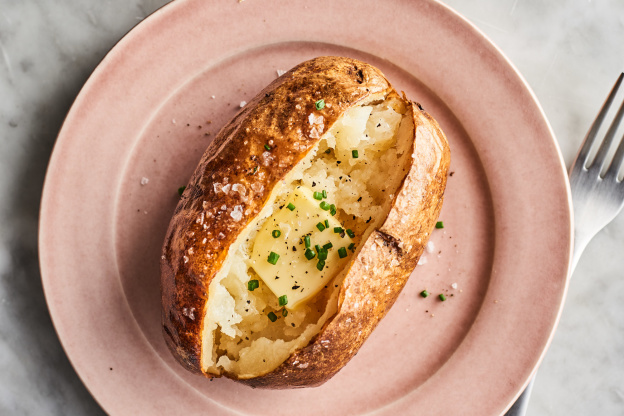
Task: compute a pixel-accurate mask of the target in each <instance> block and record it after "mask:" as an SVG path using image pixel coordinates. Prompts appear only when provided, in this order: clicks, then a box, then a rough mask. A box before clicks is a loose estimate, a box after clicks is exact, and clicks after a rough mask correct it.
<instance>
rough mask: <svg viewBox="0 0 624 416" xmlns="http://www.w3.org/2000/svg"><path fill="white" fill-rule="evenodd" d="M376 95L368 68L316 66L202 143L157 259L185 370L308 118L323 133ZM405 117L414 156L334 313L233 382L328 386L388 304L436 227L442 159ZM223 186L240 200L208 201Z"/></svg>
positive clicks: (328, 62) (299, 149)
mask: <svg viewBox="0 0 624 416" xmlns="http://www.w3.org/2000/svg"><path fill="white" fill-rule="evenodd" d="M379 93H382V94H396V92H395V91H394V89H393V88H392V87H391V86H390V84H389V82H388V81H387V80H386V79H385V78H384V76H383V74H382V73H381V72H380V71H379V70H378V69H376V68H374V67H372V66H370V65H368V64H366V63H363V62H360V61H357V60H354V59H349V58H337V57H320V58H316V59H313V60H310V61H307V62H304V63H302V64H300V65H298V66H297V67H295V68H293V69H292V70H291V71H289V72H288V73H286V74H284V75H283V76H282V77H280V78H278V79H277V80H276V81H274V82H273V83H272V84H271V85H269V86H268V87H267V88H265V89H264V90H263V91H262V92H261V93H260V94H259V95H258V96H256V97H255V98H254V100H252V101H251V102H250V103H249V104H247V105H246V106H245V108H244V109H243V110H242V111H241V112H240V113H239V114H238V115H237V116H236V117H235V118H234V119H233V120H232V121H231V122H230V123H229V124H227V125H226V126H225V127H224V128H223V129H222V130H221V131H220V132H219V134H218V135H217V137H216V138H215V140H214V141H213V142H212V143H211V145H210V146H209V147H208V149H207V150H206V152H205V153H204V156H203V158H202V160H201V162H200V164H199V166H198V167H197V169H196V170H195V173H194V174H193V177H192V178H191V180H190V183H189V185H188V186H187V188H186V191H185V192H184V194H183V196H182V199H181V201H180V203H179V204H178V206H177V208H176V210H175V213H174V216H173V219H172V221H171V223H170V225H169V229H168V232H167V237H166V240H165V244H164V247H163V256H162V260H161V274H162V280H161V282H162V307H163V309H162V320H163V333H164V337H165V340H166V343H167V346H168V347H169V348H170V350H171V351H172V352H173V355H174V356H175V357H176V359H177V360H178V361H179V362H180V363H181V364H182V365H183V366H185V367H186V368H187V369H189V370H191V371H193V372H196V373H202V371H201V365H200V362H201V349H202V348H201V331H202V319H203V312H204V305H205V304H206V302H207V300H208V286H209V285H210V282H211V281H212V279H213V278H214V276H215V275H216V274H217V272H218V270H219V269H220V267H221V265H222V263H223V261H224V259H225V257H226V256H227V254H228V249H229V247H230V246H231V245H232V243H233V242H234V241H235V240H236V238H237V236H238V235H239V234H240V233H241V232H242V231H243V229H244V228H245V227H246V226H247V225H248V224H249V223H250V222H251V221H252V220H253V219H254V217H255V216H256V215H257V214H258V213H259V212H260V210H261V209H262V207H263V206H264V205H265V203H266V202H267V200H268V198H269V195H270V191H271V189H273V187H274V186H275V185H276V184H277V183H278V181H280V180H281V179H283V178H284V177H285V176H286V174H287V173H288V172H289V171H290V170H291V169H292V168H293V167H294V166H295V165H296V164H297V163H299V161H301V159H303V158H304V157H305V156H306V154H307V153H308V152H309V150H310V149H312V148H313V147H314V146H315V145H316V144H317V143H318V141H319V138H314V137H315V136H317V135H315V134H312V137H311V133H312V131H311V127H312V126H311V125H310V123H309V120H308V116H309V114H310V113H315V114H321V115H322V116H323V117H324V120H325V131H327V130H328V129H329V128H330V127H331V125H332V124H333V123H334V122H335V121H336V120H337V119H338V118H339V117H340V116H341V115H342V114H343V113H344V111H346V110H347V109H348V108H350V107H353V106H354V105H356V104H357V103H358V102H360V101H362V100H363V99H366V98H368V97H370V96H371V95H373V94H375V95H376V94H379ZM321 98H322V99H324V100H325V102H326V103H331V106H326V107H325V108H324V109H322V110H320V111H319V110H316V108H315V103H316V101H318V100H319V99H321ZM412 109H413V113H414V124H415V127H416V129H415V140H414V145H415V146H416V147H414V148H415V149H417V150H416V151H415V152H414V150H413V149H414V148H413V149H412V152H413V153H414V155H413V157H414V158H413V164H412V166H411V168H410V171H409V173H408V174H407V176H406V178H405V179H404V181H403V183H402V185H401V186H400V188H399V190H400V191H399V192H397V195H396V196H395V200H394V202H393V205H392V209H391V211H390V212H389V215H388V217H387V218H386V220H385V222H384V224H383V225H382V226H381V227H380V228H379V229H378V230H375V231H374V232H373V233H372V234H371V235H370V237H369V238H368V239H367V240H366V242H363V243H362V248H361V249H360V251H359V254H358V255H357V257H356V258H354V259H353V261H352V263H351V264H350V266H349V267H350V270H349V271H348V273H347V275H346V278H345V279H344V281H343V284H342V287H341V288H340V296H339V305H338V310H337V313H336V314H335V315H334V317H333V318H330V320H329V321H328V322H327V323H326V324H325V326H324V327H323V329H322V330H321V332H320V333H319V335H318V336H317V337H316V338H315V339H313V341H312V342H311V343H310V344H309V345H308V346H307V347H305V348H303V349H301V350H298V351H296V352H295V353H293V354H292V355H291V356H290V357H289V358H288V359H287V360H286V361H285V362H284V363H283V364H281V365H280V366H279V367H278V368H277V369H275V370H274V371H272V372H270V373H268V374H266V375H264V376H261V377H256V378H253V379H248V380H241V382H243V383H246V384H249V385H252V386H257V387H270V388H288V387H304V386H313V385H318V384H321V383H323V382H325V381H327V380H328V379H329V378H331V377H332V376H333V375H334V374H335V373H336V372H337V371H338V370H340V368H342V367H343V366H344V365H345V364H346V363H347V362H348V361H349V359H351V358H352V357H353V355H355V353H356V352H357V350H358V349H359V347H360V346H361V345H362V343H363V342H364V340H365V339H366V338H367V337H368V336H369V335H370V333H371V332H372V330H373V329H374V328H375V326H376V325H377V323H378V322H379V321H380V319H381V318H382V317H383V316H384V315H385V314H386V312H387V311H388V309H389V308H390V306H391V305H392V304H393V303H394V301H395V300H396V298H397V296H398V294H399V293H400V291H401V289H402V288H403V286H404V285H405V283H406V281H407V278H408V277H409V275H410V273H411V272H412V270H413V269H414V267H415V266H416V263H417V262H418V258H419V257H420V254H421V253H422V250H423V247H424V245H425V244H426V242H427V239H428V236H429V234H430V233H431V231H432V229H433V227H434V225H435V221H436V219H437V217H438V214H439V211H440V209H441V205H442V197H443V193H444V188H445V185H446V175H447V170H448V166H449V163H450V151H449V147H448V144H447V142H446V139H445V137H444V134H443V133H442V131H441V130H440V128H439V126H438V124H437V123H436V122H435V121H434V120H433V119H432V118H431V117H430V116H429V115H428V114H427V113H426V112H425V111H424V110H422V108H421V107H420V106H419V105H417V104H412ZM265 144H270V146H271V148H272V149H271V151H270V152H269V153H268V155H269V156H271V157H272V158H273V159H272V160H271V161H270V163H269V164H267V165H265V163H264V162H265V158H266V156H267V154H266V153H265V148H264V146H265ZM263 154H264V156H263ZM428 176H429V179H427V178H428ZM226 179H227V183H228V184H234V183H239V184H242V185H243V186H244V188H245V196H243V195H241V194H240V193H239V192H232V191H231V190H230V192H228V194H227V195H225V194H224V193H223V192H220V193H218V194H217V193H216V192H215V189H214V184H215V183H218V184H225V182H226ZM252 184H254V185H253V187H252ZM257 184H259V185H262V189H260V186H259V185H257ZM245 198H246V199H245ZM223 206H225V207H226V210H222V207H223ZM236 206H240V207H241V209H242V218H241V219H240V220H238V221H236V219H235V218H233V217H232V215H231V213H232V210H233V209H235V207H236ZM204 238H205V239H206V242H205V243H203V241H204ZM373 244H376V245H377V246H378V247H376V249H375V250H372V249H371V246H372V245H373ZM189 249H190V250H189ZM366 266H368V267H366ZM364 275H367V279H363V276H364ZM388 286H390V288H391V290H390V294H387V288H388ZM367 300H370V302H368V301H367ZM356 304H357V307H356ZM327 342H329V343H327ZM325 345H328V346H329V348H326V347H325ZM302 363H307V364H308V365H307V367H306V366H301V364H302ZM302 367H306V368H302ZM226 375H227V376H229V377H233V376H232V375H228V374H226Z"/></svg>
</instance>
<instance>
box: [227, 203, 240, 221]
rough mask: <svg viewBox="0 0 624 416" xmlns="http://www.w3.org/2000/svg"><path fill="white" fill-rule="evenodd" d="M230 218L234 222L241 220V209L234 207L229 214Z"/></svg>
mask: <svg viewBox="0 0 624 416" xmlns="http://www.w3.org/2000/svg"><path fill="white" fill-rule="evenodd" d="M230 217H232V218H233V219H234V221H240V220H241V219H242V218H243V207H241V206H240V205H236V206H235V207H234V209H233V210H232V212H230Z"/></svg>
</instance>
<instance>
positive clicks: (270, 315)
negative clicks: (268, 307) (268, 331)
mask: <svg viewBox="0 0 624 416" xmlns="http://www.w3.org/2000/svg"><path fill="white" fill-rule="evenodd" d="M267 316H268V317H269V319H270V320H271V322H275V321H277V315H275V314H274V313H273V312H269V314H268V315H267Z"/></svg>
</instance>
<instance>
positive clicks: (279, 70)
mask: <svg viewBox="0 0 624 416" xmlns="http://www.w3.org/2000/svg"><path fill="white" fill-rule="evenodd" d="M276 72H277V76H278V77H281V76H282V75H284V74H285V73H286V71H284V70H283V69H278V70H277V71H276Z"/></svg>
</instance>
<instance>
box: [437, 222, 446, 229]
mask: <svg viewBox="0 0 624 416" xmlns="http://www.w3.org/2000/svg"><path fill="white" fill-rule="evenodd" d="M436 228H444V223H443V222H442V221H438V222H436Z"/></svg>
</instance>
